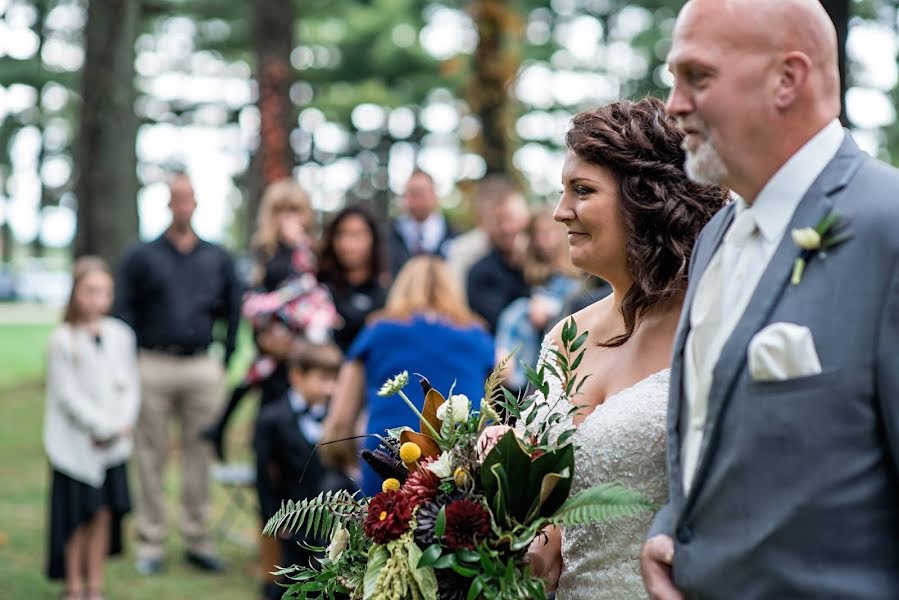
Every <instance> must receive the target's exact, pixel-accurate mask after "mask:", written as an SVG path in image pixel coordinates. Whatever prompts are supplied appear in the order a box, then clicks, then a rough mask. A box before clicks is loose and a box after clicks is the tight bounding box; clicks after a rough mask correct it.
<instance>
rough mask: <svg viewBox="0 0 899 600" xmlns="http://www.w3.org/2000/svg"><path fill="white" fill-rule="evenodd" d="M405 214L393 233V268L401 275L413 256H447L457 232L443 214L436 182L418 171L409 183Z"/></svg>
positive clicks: (391, 255) (404, 205)
mask: <svg viewBox="0 0 899 600" xmlns="http://www.w3.org/2000/svg"><path fill="white" fill-rule="evenodd" d="M401 209H402V210H403V214H402V215H400V216H399V217H397V218H396V220H395V221H394V222H393V224H392V227H391V231H390V240H389V241H390V269H391V272H392V273H393V275H396V274H397V273H399V271H400V269H402V268H403V265H405V264H406V261H407V260H409V259H410V258H411V257H413V256H418V255H420V254H430V255H434V256H443V257H445V256H446V251H447V247H448V246H449V241H450V240H451V239H453V237H454V236H455V233H454V232H453V230H452V229H451V228H450V226H449V223H447V221H446V218H445V217H444V216H443V213H441V212H440V200H439V198H438V197H437V190H436V189H435V188H434V179H433V178H432V177H431V176H430V175H428V174H427V173H425V172H424V171H421V170H418V169H416V170H415V171H413V172H412V175H411V176H410V177H409V181H408V182H407V183H406V189H405V190H404V191H403V197H402V200H401Z"/></svg>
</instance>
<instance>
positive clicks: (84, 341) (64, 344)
mask: <svg viewBox="0 0 899 600" xmlns="http://www.w3.org/2000/svg"><path fill="white" fill-rule="evenodd" d="M112 286H113V283H112V275H110V272H109V269H108V267H107V266H106V263H105V262H103V261H102V260H101V259H99V258H94V257H84V258H80V259H78V260H77V261H76V262H75V266H74V273H73V283H72V293H71V296H70V298H69V303H68V306H67V307H66V311H65V316H64V319H63V322H62V323H61V324H60V325H59V327H57V328H56V330H55V331H54V332H53V334H52V335H51V337H50V346H49V352H48V362H47V408H46V413H45V418H44V448H45V449H46V452H47V456H48V457H49V459H50V465H51V467H52V470H53V476H52V487H51V492H50V536H49V537H50V540H49V544H48V554H49V561H48V563H49V564H48V575H49V577H50V579H65V585H66V588H65V592H64V596H63V597H64V598H67V599H75V598H78V599H79V600H80V599H82V598H88V599H90V600H97V599H99V598H102V597H103V567H104V562H105V560H106V556H107V555H109V554H118V553H120V552H121V551H122V527H121V523H122V517H123V516H124V515H125V514H126V513H128V512H130V510H131V499H130V495H129V493H128V481H127V477H126V473H125V460H126V459H127V458H128V456H129V455H130V454H131V448H132V443H131V430H132V427H133V426H134V422H135V420H136V419H137V411H138V404H139V393H138V389H139V387H138V376H137V357H136V344H135V339H134V333H133V332H132V331H131V329H130V328H129V327H128V326H127V325H125V324H124V323H123V322H121V321H119V320H117V319H113V318H111V317H108V316H106V315H107V313H108V312H109V309H110V307H111V306H112V298H113V291H112Z"/></svg>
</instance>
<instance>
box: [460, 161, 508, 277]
mask: <svg viewBox="0 0 899 600" xmlns="http://www.w3.org/2000/svg"><path fill="white" fill-rule="evenodd" d="M489 179H495V177H493V176H491V177H488V178H487V179H485V180H484V181H483V182H481V183H480V184H479V185H478V186H477V187H475V189H474V193H473V194H472V196H471V212H472V215H473V217H474V227H473V228H471V229H469V230H468V231H466V232H464V233H460V234H459V235H457V236H456V237H454V238H453V239H452V240H451V241H450V243H449V246H448V247H447V251H446V264H447V266H449V268H450V271H452V272H453V273H454V274H455V275H456V278H457V279H458V280H459V281H460V282H462V286H463V292H464V291H465V289H464V286H465V285H466V284H467V283H468V272H469V271H470V270H471V267H472V265H474V264H475V263H476V262H478V261H479V260H481V259H482V258H484V257H485V256H487V253H488V252H490V237H489V235H488V233H487V232H488V231H489V230H490V228H491V227H492V226H493V223H494V214H493V212H494V211H493V204H492V203H491V202H490V194H489V193H486V186H485V185H484V184H485V183H486V181H487V180H489ZM499 179H500V180H501V181H505V180H504V178H499Z"/></svg>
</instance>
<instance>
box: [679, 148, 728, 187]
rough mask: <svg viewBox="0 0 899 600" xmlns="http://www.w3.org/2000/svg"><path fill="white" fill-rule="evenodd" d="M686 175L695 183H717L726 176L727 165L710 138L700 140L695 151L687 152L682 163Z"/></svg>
mask: <svg viewBox="0 0 899 600" xmlns="http://www.w3.org/2000/svg"><path fill="white" fill-rule="evenodd" d="M684 169H685V170H686V171H687V177H689V178H690V179H692V180H693V181H695V182H697V183H704V184H712V185H719V184H721V183H723V182H724V180H725V178H726V177H727V166H726V165H725V164H724V161H723V160H722V159H721V155H720V154H718V151H717V150H715V147H714V146H713V145H712V142H711V140H708V139H707V140H705V141H704V142H702V143H701V144H700V145H699V147H698V148H697V149H696V151H695V152H689V151H688V152H687V162H686V164H685V165H684Z"/></svg>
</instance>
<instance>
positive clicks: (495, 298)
mask: <svg viewBox="0 0 899 600" xmlns="http://www.w3.org/2000/svg"><path fill="white" fill-rule="evenodd" d="M467 287H468V304H469V306H471V309H472V310H473V311H474V312H476V313H478V314H479V315H481V316H482V317H484V320H485V321H487V325H488V326H489V327H490V332H491V333H496V325H497V323H498V322H499V313H501V312H502V311H503V309H504V308H506V307H507V306H509V304H510V303H511V302H512V301H513V300H515V299H517V298H523V297H525V296H527V295H529V294H530V288H529V287H528V284H527V283H525V281H524V274H522V272H521V269H519V268H518V267H515V266H513V265H510V264H509V263H508V262H507V261H506V260H505V259H504V258H503V257H502V255H501V254H500V253H499V252H498V251H497V250H496V249H495V248H494V249H492V250H491V251H490V253H489V254H487V256H485V257H484V258H482V259H481V260H479V261H478V262H476V263H475V264H474V265H472V267H471V270H470V271H469V272H468V286H467Z"/></svg>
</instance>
